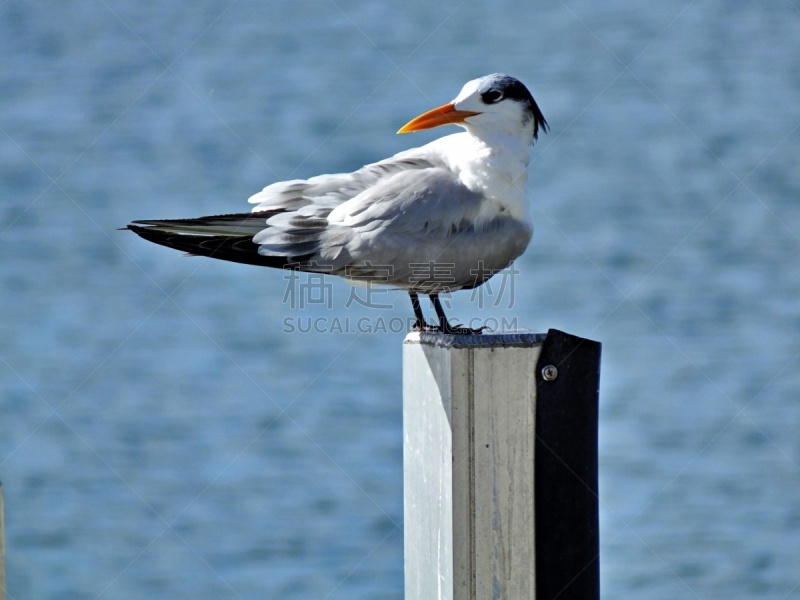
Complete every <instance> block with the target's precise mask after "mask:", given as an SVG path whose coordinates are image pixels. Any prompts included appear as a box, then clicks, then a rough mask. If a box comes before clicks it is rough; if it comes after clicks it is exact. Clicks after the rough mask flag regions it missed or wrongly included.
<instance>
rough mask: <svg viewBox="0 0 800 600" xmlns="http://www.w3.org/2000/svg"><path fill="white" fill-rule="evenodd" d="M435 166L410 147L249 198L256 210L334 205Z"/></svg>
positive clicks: (279, 184)
mask: <svg viewBox="0 0 800 600" xmlns="http://www.w3.org/2000/svg"><path fill="white" fill-rule="evenodd" d="M431 166H432V163H431V161H430V159H428V158H427V157H424V156H422V155H420V154H419V153H415V152H413V151H406V152H401V153H400V154H397V155H395V156H392V157H391V158H387V159H385V160H382V161H380V162H376V163H372V164H369V165H366V166H364V167H362V168H360V169H359V170H358V171H354V172H352V173H335V174H329V175H318V176H316V177H311V178H309V179H293V180H290V181H280V182H277V183H273V184H271V185H268V186H267V187H265V188H264V189H263V190H261V191H260V192H258V193H257V194H254V195H253V196H251V197H250V199H249V200H248V202H250V203H251V204H255V205H256V206H255V207H253V212H263V211H281V210H283V211H293V210H297V209H299V208H302V207H304V206H309V205H312V204H313V205H315V206H319V207H326V208H331V209H333V208H335V207H336V206H338V205H339V204H341V203H343V202H346V201H347V200H350V199H351V198H354V197H355V196H357V195H358V194H360V193H362V192H363V191H365V190H367V189H369V188H370V187H372V186H374V185H376V184H378V183H379V182H380V181H382V180H385V179H386V178H388V177H391V176H392V175H394V174H396V173H400V172H403V171H414V170H417V169H426V168H428V167H431Z"/></svg>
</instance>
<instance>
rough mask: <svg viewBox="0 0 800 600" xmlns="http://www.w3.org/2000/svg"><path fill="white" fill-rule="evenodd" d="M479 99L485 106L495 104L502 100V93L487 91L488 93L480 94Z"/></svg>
mask: <svg viewBox="0 0 800 600" xmlns="http://www.w3.org/2000/svg"><path fill="white" fill-rule="evenodd" d="M481 99H482V100H483V101H484V102H485V103H486V104H495V103H497V102H500V100H502V99H503V92H501V91H500V90H489V91H488V92H484V93H483V94H481Z"/></svg>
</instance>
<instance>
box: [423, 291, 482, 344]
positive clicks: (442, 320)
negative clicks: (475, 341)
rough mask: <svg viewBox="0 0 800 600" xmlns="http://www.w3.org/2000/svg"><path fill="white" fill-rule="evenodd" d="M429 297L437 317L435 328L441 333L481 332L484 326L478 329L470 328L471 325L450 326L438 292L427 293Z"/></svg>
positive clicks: (464, 333)
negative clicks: (437, 322) (436, 326)
mask: <svg viewBox="0 0 800 600" xmlns="http://www.w3.org/2000/svg"><path fill="white" fill-rule="evenodd" d="M428 296H429V297H430V299H431V303H432V304H433V309H434V310H435V311H436V316H437V317H439V327H438V328H437V329H438V330H439V331H441V332H442V333H452V334H455V335H472V334H476V333H481V332H483V330H484V329H486V327H481V328H479V329H472V328H471V327H462V326H460V325H456V326H455V327H453V326H451V325H450V323H449V322H448V321H447V316H446V315H445V314H444V309H443V308H442V303H441V302H440V301H439V294H428Z"/></svg>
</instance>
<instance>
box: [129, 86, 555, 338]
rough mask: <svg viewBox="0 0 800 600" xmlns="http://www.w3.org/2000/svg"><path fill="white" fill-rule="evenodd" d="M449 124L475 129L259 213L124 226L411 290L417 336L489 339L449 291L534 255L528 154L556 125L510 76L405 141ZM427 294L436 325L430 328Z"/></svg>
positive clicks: (265, 198) (302, 188)
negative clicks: (450, 311)
mask: <svg viewBox="0 0 800 600" xmlns="http://www.w3.org/2000/svg"><path fill="white" fill-rule="evenodd" d="M443 125H457V126H460V127H461V128H463V129H464V130H465V131H462V132H458V133H454V134H451V135H446V136H444V137H440V138H438V139H435V140H434V141H432V142H430V143H427V144H425V145H423V146H420V147H417V148H412V149H409V150H405V151H402V152H399V153H398V154H395V155H394V156H391V157H390V158H386V159H384V160H380V161H378V162H375V163H372V164H368V165H366V166H364V167H362V168H360V169H358V170H356V171H353V172H351V173H336V174H327V175H318V176H315V177H310V178H308V179H292V180H289V181H282V182H277V183H272V184H270V185H267V186H266V187H265V188H264V189H262V190H261V191H260V192H258V193H256V194H254V195H253V196H251V197H250V199H249V203H251V204H254V205H255V206H254V207H253V208H252V209H251V210H250V211H249V212H242V213H236V214H221V215H216V216H206V217H198V218H190V219H169V220H137V221H132V222H131V223H130V224H129V225H128V226H127V227H124V228H123V229H128V230H130V231H132V232H134V233H136V234H137V235H139V236H140V237H142V238H144V239H145V240H148V241H150V242H154V243H156V244H160V245H163V246H167V247H170V248H174V249H177V250H182V251H184V252H186V253H188V254H190V255H198V256H209V257H212V258H216V259H220V260H226V261H233V262H237V263H244V264H250V265H259V266H266V267H274V268H281V269H293V270H299V271H306V272H312V273H324V274H330V275H338V276H341V277H344V278H345V279H348V280H351V281H361V282H364V281H367V282H374V283H378V284H384V285H388V286H391V287H394V288H396V289H402V290H405V291H407V292H408V295H409V297H410V300H411V306H412V309H413V311H414V319H415V320H414V324H413V329H415V330H419V331H429V332H440V333H444V334H455V335H466V334H479V333H481V332H482V331H483V329H484V328H478V329H473V328H470V327H465V326H462V325H451V324H450V322H449V321H448V318H447V316H446V315H445V312H444V309H443V307H442V304H441V301H440V299H439V295H440V294H442V293H449V292H453V291H458V290H465V289H472V288H475V287H477V286H480V285H482V284H483V283H485V282H486V281H488V280H489V278H491V277H492V276H493V275H495V274H496V273H498V272H500V271H502V270H503V269H505V268H506V267H508V266H509V265H510V264H511V263H512V262H513V261H514V260H515V259H516V258H518V257H519V256H520V255H521V254H522V253H523V252H524V251H525V249H526V248H527V246H528V244H529V242H530V240H531V237H532V234H533V227H532V224H531V222H530V220H529V218H528V216H527V215H528V211H527V210H526V201H525V185H526V181H527V175H528V162H529V155H530V147H531V146H532V145H533V144H534V142H535V140H537V139H538V135H539V132H540V131H544V132H547V131H548V130H549V126H548V123H547V121H546V120H545V118H544V115H543V114H542V111H541V110H540V108H539V106H538V104H537V103H536V101H535V100H534V98H533V96H532V95H531V93H530V91H529V90H528V88H526V87H525V85H524V84H523V83H522V82H520V81H519V80H518V79H516V78H514V77H511V76H509V75H506V74H503V73H494V74H491V75H486V76H484V77H480V78H477V79H473V80H472V81H469V82H467V83H466V84H464V86H463V88H462V89H461V91H460V92H459V94H458V95H457V96H456V97H455V99H453V100H452V101H451V102H448V103H447V104H443V105H441V106H439V107H436V108H433V109H431V110H429V111H427V112H424V113H423V114H421V115H420V116H418V117H416V118H414V119H412V120H411V121H409V122H408V123H407V124H405V125H404V126H403V127H401V128H400V130H399V131H398V132H397V133H410V132H416V131H422V130H426V129H432V128H435V127H440V126H443ZM420 294H422V295H427V296H429V299H430V302H431V304H432V305H433V309H434V311H435V313H436V316H437V318H438V325H430V324H429V323H428V322H427V321H426V319H425V316H424V314H423V311H422V308H421V305H420V300H419V296H420Z"/></svg>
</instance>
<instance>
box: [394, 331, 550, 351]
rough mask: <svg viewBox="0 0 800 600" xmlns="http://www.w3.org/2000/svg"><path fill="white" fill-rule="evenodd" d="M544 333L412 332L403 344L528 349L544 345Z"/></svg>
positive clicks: (438, 346) (545, 335)
mask: <svg viewBox="0 0 800 600" xmlns="http://www.w3.org/2000/svg"><path fill="white" fill-rule="evenodd" d="M546 337H547V334H546V333H533V332H530V331H503V332H499V333H479V334H478V333H476V334H474V335H451V334H445V333H439V332H432V331H412V332H411V333H409V334H408V335H407V336H406V339H405V341H404V342H403V343H404V344H420V345H422V346H434V347H437V348H530V347H532V346H540V345H542V344H543V343H544V340H545V338H546Z"/></svg>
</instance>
